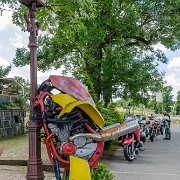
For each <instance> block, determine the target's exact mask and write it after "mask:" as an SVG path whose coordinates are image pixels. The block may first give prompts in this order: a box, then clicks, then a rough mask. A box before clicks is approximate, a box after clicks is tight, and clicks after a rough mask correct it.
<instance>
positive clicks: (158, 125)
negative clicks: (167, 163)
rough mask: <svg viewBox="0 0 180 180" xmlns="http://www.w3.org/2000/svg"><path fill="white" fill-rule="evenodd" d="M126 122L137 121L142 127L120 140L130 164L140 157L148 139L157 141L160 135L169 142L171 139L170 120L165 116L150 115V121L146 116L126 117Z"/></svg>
mask: <svg viewBox="0 0 180 180" xmlns="http://www.w3.org/2000/svg"><path fill="white" fill-rule="evenodd" d="M125 121H127V122H129V121H137V122H138V123H139V127H140V128H139V129H137V130H135V131H132V132H130V133H128V134H126V135H123V136H121V137H119V138H118V141H119V145H120V146H122V147H123V152H124V156H125V158H126V160H127V161H129V162H131V161H133V160H134V158H135V156H138V154H139V151H141V150H142V146H143V144H144V143H145V142H146V139H147V138H148V137H149V139H150V141H151V142H153V141H154V139H157V136H158V135H165V137H164V139H167V140H168V139H169V140H170V139H171V131H170V126H169V119H166V117H165V116H164V117H157V116H156V115H154V114H151V115H148V120H146V117H144V116H143V117H141V116H139V115H132V116H126V117H125Z"/></svg>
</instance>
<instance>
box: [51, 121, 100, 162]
mask: <svg viewBox="0 0 180 180" xmlns="http://www.w3.org/2000/svg"><path fill="white" fill-rule="evenodd" d="M48 128H49V129H50V130H51V132H52V133H53V134H54V135H55V137H56V143H57V148H58V152H59V153H60V154H61V155H62V156H69V155H74V156H77V157H80V158H83V159H85V160H89V159H90V158H91V156H92V155H93V154H94V152H95V151H96V149H97V143H94V142H92V140H90V139H86V138H84V137H77V138H76V139H75V140H74V141H73V142H69V141H68V140H69V138H70V136H71V135H75V134H79V133H83V132H85V131H84V129H83V128H82V126H81V125H78V124H74V125H70V126H69V125H68V126H67V125H63V126H62V127H60V126H59V127H58V126H57V125H55V124H52V123H49V124H48Z"/></svg>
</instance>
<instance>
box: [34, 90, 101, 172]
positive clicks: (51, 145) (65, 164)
mask: <svg viewBox="0 0 180 180" xmlns="http://www.w3.org/2000/svg"><path fill="white" fill-rule="evenodd" d="M46 96H49V97H51V96H52V94H50V93H47V92H43V91H41V92H40V93H39V95H38V96H37V99H36V101H35V106H34V109H36V108H37V107H38V108H40V111H41V112H44V103H43V99H44V98H45V97H46ZM40 119H41V121H42V125H43V128H44V131H45V133H46V135H47V136H46V138H45V145H46V149H47V154H48V157H49V159H50V161H51V163H52V164H53V165H55V162H54V160H53V159H54V158H56V159H57V160H58V162H59V164H60V166H61V167H62V168H65V169H69V166H70V161H69V160H64V159H62V158H61V157H60V155H59V154H58V152H57V150H56V144H55V142H54V141H53V137H54V134H52V133H51V132H50V131H49V129H48V127H47V125H46V123H45V121H44V114H43V113H42V115H41V118H40ZM84 126H85V128H86V129H87V130H88V131H89V132H90V133H95V131H94V130H93V129H92V128H91V127H90V126H89V125H88V124H87V123H84ZM103 150H104V142H97V149H96V151H95V152H94V154H93V155H92V157H91V158H90V159H89V161H88V163H89V165H90V167H93V168H94V169H97V167H98V159H99V158H100V157H101V155H102V152H103Z"/></svg>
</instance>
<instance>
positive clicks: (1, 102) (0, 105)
mask: <svg viewBox="0 0 180 180" xmlns="http://www.w3.org/2000/svg"><path fill="white" fill-rule="evenodd" d="M17 108H18V105H17V103H15V102H13V101H10V100H5V99H0V109H17Z"/></svg>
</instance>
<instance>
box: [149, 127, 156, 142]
mask: <svg viewBox="0 0 180 180" xmlns="http://www.w3.org/2000/svg"><path fill="white" fill-rule="evenodd" d="M154 136H155V130H154V129H153V128H152V129H151V131H150V140H151V142H153V141H154Z"/></svg>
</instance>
